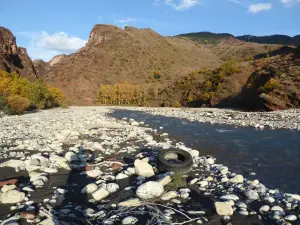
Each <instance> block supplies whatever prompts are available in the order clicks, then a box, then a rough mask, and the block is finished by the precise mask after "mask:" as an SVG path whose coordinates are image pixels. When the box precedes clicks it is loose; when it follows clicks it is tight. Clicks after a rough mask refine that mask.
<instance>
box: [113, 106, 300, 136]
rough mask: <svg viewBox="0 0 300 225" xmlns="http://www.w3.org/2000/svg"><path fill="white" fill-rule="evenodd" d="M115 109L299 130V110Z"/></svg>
mask: <svg viewBox="0 0 300 225" xmlns="http://www.w3.org/2000/svg"><path fill="white" fill-rule="evenodd" d="M113 108H116V107H113ZM117 108H118V109H126V110H133V111H141V112H147V113H149V114H152V115H160V116H168V117H176V118H181V119H188V120H191V121H199V122H203V123H211V124H215V123H216V124H228V125H234V126H243V127H254V128H258V129H264V128H268V129H289V130H300V109H289V110H282V111H274V112H243V111H237V110H231V109H217V108H161V107H160V108H146V107H117Z"/></svg>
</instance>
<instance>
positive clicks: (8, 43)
mask: <svg viewBox="0 0 300 225" xmlns="http://www.w3.org/2000/svg"><path fill="white" fill-rule="evenodd" d="M0 69H1V70H4V71H7V72H17V73H19V74H20V75H21V76H24V77H27V78H29V79H31V80H33V79H36V78H37V77H39V73H38V71H37V70H36V68H35V66H34V64H33V62H32V60H31V59H30V57H29V56H28V54H27V51H26V49H25V48H21V47H18V46H17V44H16V38H15V36H14V35H13V34H12V32H11V31H10V30H8V29H6V28H4V27H0Z"/></svg>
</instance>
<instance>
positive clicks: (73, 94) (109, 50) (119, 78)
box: [45, 24, 223, 105]
mask: <svg viewBox="0 0 300 225" xmlns="http://www.w3.org/2000/svg"><path fill="white" fill-rule="evenodd" d="M222 62H223V61H222V60H220V59H219V58H218V57H217V56H216V55H215V54H214V53H212V51H211V50H210V49H207V48H206V47H205V46H201V45H196V44H195V43H194V42H192V41H189V40H183V39H179V38H175V37H163V36H161V35H159V34H158V33H156V32H155V31H153V30H151V29H137V28H134V27H128V26H127V27H125V28H124V29H121V28H119V27H117V26H113V25H103V24H98V25H96V26H95V27H94V28H93V29H92V31H91V33H90V38H89V41H88V43H87V44H86V46H85V47H83V48H82V49H80V50H79V51H77V52H76V53H74V54H71V55H69V56H65V57H64V58H63V59H61V60H60V61H59V62H58V63H56V64H54V65H53V66H52V67H51V68H50V69H49V71H48V72H47V73H46V75H45V79H46V81H48V82H50V83H52V84H54V85H56V86H57V87H59V88H61V89H62V90H63V91H64V92H65V94H66V96H69V100H70V102H71V103H72V104H85V105H90V104H94V103H95V96H96V92H97V90H98V89H99V86H100V84H113V83H122V82H126V81H127V82H129V83H133V84H145V83H148V84H149V85H153V84H151V82H150V80H151V79H152V78H153V76H155V74H159V77H160V78H159V79H160V83H164V82H170V81H172V80H174V79H176V78H177V77H180V76H184V75H186V74H187V73H189V72H191V71H193V70H196V69H198V68H213V67H216V66H219V65H221V63H222Z"/></svg>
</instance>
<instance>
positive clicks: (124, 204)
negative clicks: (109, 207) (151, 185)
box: [118, 198, 142, 207]
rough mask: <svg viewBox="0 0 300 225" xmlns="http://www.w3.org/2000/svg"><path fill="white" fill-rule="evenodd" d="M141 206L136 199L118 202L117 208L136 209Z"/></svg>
mask: <svg viewBox="0 0 300 225" xmlns="http://www.w3.org/2000/svg"><path fill="white" fill-rule="evenodd" d="M140 205H142V203H141V201H140V200H139V199H138V198H132V199H128V200H126V201H123V202H120V203H119V204H118V207H136V206H140Z"/></svg>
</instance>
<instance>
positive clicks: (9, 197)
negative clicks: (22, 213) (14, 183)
mask: <svg viewBox="0 0 300 225" xmlns="http://www.w3.org/2000/svg"><path fill="white" fill-rule="evenodd" d="M24 198H25V193H24V192H20V191H17V190H10V191H7V192H4V193H2V194H1V195H0V202H1V203H2V204H15V203H19V202H22V201H23V200H24Z"/></svg>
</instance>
